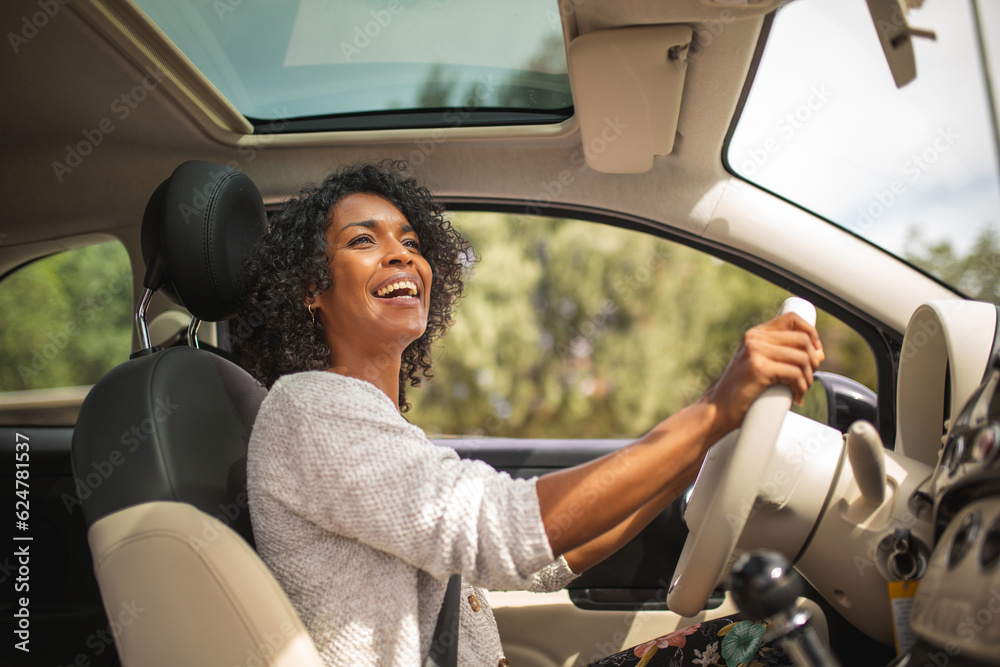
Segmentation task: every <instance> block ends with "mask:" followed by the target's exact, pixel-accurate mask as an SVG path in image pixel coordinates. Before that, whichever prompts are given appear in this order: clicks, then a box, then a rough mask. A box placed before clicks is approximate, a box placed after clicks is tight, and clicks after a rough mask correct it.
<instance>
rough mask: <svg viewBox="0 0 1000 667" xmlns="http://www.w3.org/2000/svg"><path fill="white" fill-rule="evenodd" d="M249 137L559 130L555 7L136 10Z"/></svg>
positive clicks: (562, 95) (561, 53)
mask: <svg viewBox="0 0 1000 667" xmlns="http://www.w3.org/2000/svg"><path fill="white" fill-rule="evenodd" d="M136 2H137V5H138V6H139V7H140V8H141V9H142V10H143V11H144V12H145V13H146V15H147V16H148V17H149V18H150V19H151V20H152V21H153V22H154V23H156V25H157V26H158V27H159V28H160V30H162V31H163V32H164V34H166V36H167V37H168V38H169V39H170V40H171V41H172V42H173V43H174V44H175V45H176V46H177V47H178V48H179V49H180V50H181V51H182V52H183V53H184V54H185V55H186V56H187V57H188V59H189V60H190V61H191V62H192V63H193V64H194V65H195V66H196V67H197V68H198V69H199V70H201V72H202V73H203V74H204V75H205V77H206V78H207V79H208V80H209V81H211V82H212V84H213V85H215V87H216V88H218V89H219V91H220V92H221V93H222V94H223V95H224V96H225V97H226V98H227V99H228V100H229V101H230V102H231V103H232V104H233V106H234V107H236V108H237V109H238V110H239V111H240V112H241V113H242V114H243V115H244V116H246V117H247V118H248V119H250V120H251V122H253V123H254V125H255V126H256V128H257V131H258V132H288V131H292V132H294V131H307V130H314V131H315V130H336V129H364V128H385V127H435V126H457V125H483V124H519V123H545V122H549V123H551V122H558V121H560V120H563V119H564V118H566V117H568V116H569V115H570V114H571V113H572V104H573V102H572V97H571V95H570V87H569V76H568V74H567V68H566V56H565V50H564V48H563V40H562V28H561V24H560V19H559V13H558V4H557V2H556V0H505V1H504V2H495V0H214V1H213V2H204V1H201V0H199V1H195V0H136Z"/></svg>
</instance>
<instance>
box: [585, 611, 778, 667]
mask: <svg viewBox="0 0 1000 667" xmlns="http://www.w3.org/2000/svg"><path fill="white" fill-rule="evenodd" d="M766 629H767V626H766V624H765V623H762V622H755V621H741V620H739V619H738V617H730V618H719V619H716V620H713V621H706V622H704V623H698V624H696V625H692V626H689V627H686V628H684V629H683V630H677V631H676V632H671V633H670V634H667V635H663V636H662V637H657V638H656V639H653V640H651V641H648V642H646V643H644V644H639V645H638V646H636V647H635V648H630V649H628V650H625V651H620V652H619V653H615V654H614V655H609V656H608V657H606V658H604V659H603V660H599V661H597V662H595V663H592V664H591V665H590V667H612V666H613V667H691V666H693V665H699V666H702V667H703V666H705V665H718V666H719V667H790V666H791V665H792V664H793V663H792V661H791V659H790V658H789V657H788V655H787V654H786V653H785V650H784V648H783V647H781V646H780V645H778V644H775V645H765V644H764V631H765V630H766Z"/></svg>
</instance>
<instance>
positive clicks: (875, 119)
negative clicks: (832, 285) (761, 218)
mask: <svg viewBox="0 0 1000 667" xmlns="http://www.w3.org/2000/svg"><path fill="white" fill-rule="evenodd" d="M908 22H909V24H910V25H911V26H916V27H919V28H926V29H930V30H933V31H935V32H936V33H937V39H936V40H934V41H931V40H928V39H918V38H914V39H913V42H914V51H915V55H916V67H917V78H916V80H914V81H912V82H910V83H909V84H907V85H905V86H904V87H903V88H902V89H897V88H896V86H895V85H894V83H893V78H892V74H891V73H890V70H889V66H888V65H887V63H886V60H885V56H884V55H883V53H882V49H881V46H880V44H879V40H878V37H877V34H876V31H875V26H874V24H873V23H872V19H871V15H870V14H869V12H868V8H867V6H866V3H865V2H861V0H856V1H852V2H844V1H843V0H797V1H796V2H792V3H789V4H788V5H787V6H785V7H784V8H783V9H781V10H780V11H779V12H778V14H777V16H776V18H775V20H774V24H773V26H772V28H771V33H770V35H769V37H768V40H767V45H766V47H765V50H764V54H763V57H762V59H761V63H760V66H759V69H758V71H757V74H756V78H755V79H754V82H753V86H752V88H751V91H750V94H749V97H748V99H747V102H746V105H745V108H744V110H743V113H742V116H741V117H740V120H739V123H738V125H737V127H736V129H735V132H734V134H733V137H732V140H731V141H730V144H729V147H728V152H727V155H726V158H727V160H728V164H729V167H730V169H731V170H733V171H734V172H735V173H736V174H737V175H739V176H742V177H743V178H746V179H747V180H749V181H752V182H754V183H756V184H758V185H760V186H762V187H764V188H766V189H768V190H770V191H772V192H774V193H775V194H778V195H780V196H782V197H785V198H787V199H789V200H791V201H793V202H795V203H797V204H799V205H801V206H802V207H804V208H806V209H809V210H811V211H813V212H814V213H817V214H819V215H821V216H823V217H825V218H827V219H828V220H830V221H832V222H834V223H836V224H838V225H840V226H842V227H844V228H845V229H848V230H850V231H852V232H854V233H856V234H858V235H859V236H862V237H864V238H866V239H868V240H869V241H871V242H872V243H874V244H876V245H878V246H880V247H882V248H883V249H885V250H887V251H888V252H891V253H893V254H894V255H896V256H898V257H900V258H903V259H905V260H907V261H909V262H911V263H913V264H915V265H917V266H919V267H921V268H923V269H925V270H926V271H928V272H929V273H931V274H932V275H934V276H936V277H937V278H939V279H941V280H943V281H944V282H946V283H948V284H950V285H951V286H952V287H954V288H956V289H958V290H959V291H960V292H963V293H965V294H968V295H969V296H972V297H974V298H980V299H984V300H988V301H992V302H994V303H998V304H1000V175H998V151H997V133H996V126H995V123H996V117H995V113H996V112H995V109H996V99H995V96H994V97H993V98H992V99H991V94H990V93H991V91H990V85H989V83H990V81H991V74H990V72H991V71H992V84H993V85H992V89H993V92H994V93H995V91H996V88H997V86H996V80H997V73H998V72H1000V3H998V2H986V3H975V2H970V1H964V2H955V1H952V0H949V1H947V2H945V1H943V0H928V2H926V3H925V4H924V6H923V8H921V9H920V10H916V11H911V12H910V13H909V15H908ZM980 35H982V39H980Z"/></svg>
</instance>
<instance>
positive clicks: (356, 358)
mask: <svg viewBox="0 0 1000 667" xmlns="http://www.w3.org/2000/svg"><path fill="white" fill-rule="evenodd" d="M331 215H332V220H331V222H330V227H329V229H328V230H327V235H326V237H327V253H328V255H329V257H330V277H331V279H332V285H331V287H330V288H329V289H328V290H326V291H325V292H323V293H322V294H320V295H319V296H317V297H316V298H315V299H314V300H313V302H312V303H313V305H314V306H315V308H316V309H317V312H316V316H317V317H318V318H320V321H321V322H322V323H323V330H324V332H325V336H326V341H327V344H328V345H329V346H330V350H331V354H332V359H331V366H342V365H350V364H357V363H365V362H369V363H370V362H373V361H375V360H376V358H377V357H379V356H380V355H385V354H389V355H391V356H395V355H398V354H400V353H402V351H403V349H405V348H406V346H407V345H409V344H410V343H411V342H413V341H414V340H416V339H417V338H419V337H420V336H421V335H422V334H423V332H424V330H425V329H426V327H427V312H428V305H429V303H430V288H431V267H430V264H428V262H427V260H426V259H424V257H423V256H422V255H421V254H420V240H419V239H418V238H417V233H416V231H414V229H413V228H412V227H411V226H410V223H409V221H408V220H407V219H406V216H404V215H403V213H402V212H400V210H399V209H398V208H396V207H395V206H393V205H392V204H391V203H389V201H387V200H385V199H383V198H382V197H379V196H378V195H372V194H364V193H360V194H353V195H349V196H347V197H344V198H343V199H341V200H340V201H339V202H337V204H336V205H334V207H333V210H332V212H331ZM396 370H397V371H398V366H397V367H396Z"/></svg>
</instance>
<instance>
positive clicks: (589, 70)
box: [568, 25, 692, 174]
mask: <svg viewBox="0 0 1000 667" xmlns="http://www.w3.org/2000/svg"><path fill="white" fill-rule="evenodd" d="M691 36H692V30H691V28H690V27H689V26H686V25H655V26H636V27H630V28H617V29H614V30H601V31H597V32H591V33H587V34H586V35H582V36H580V37H577V38H576V39H574V40H573V41H572V42H570V45H569V51H568V53H569V63H568V64H569V76H570V86H571V88H572V90H573V106H574V113H575V115H576V117H577V120H578V121H579V123H580V133H581V136H582V140H583V150H584V155H585V156H586V158H587V164H588V165H589V166H590V167H591V168H593V169H595V170H597V171H600V172H604V173H612V174H638V173H642V172H645V171H649V170H650V169H651V168H652V166H653V156H655V155H668V154H669V153H670V152H671V151H672V150H673V148H674V135H675V134H676V132H677V117H678V116H679V114H680V108H681V92H682V90H683V88H684V73H685V72H686V71H687V53H688V47H689V46H690V44H691Z"/></svg>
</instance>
